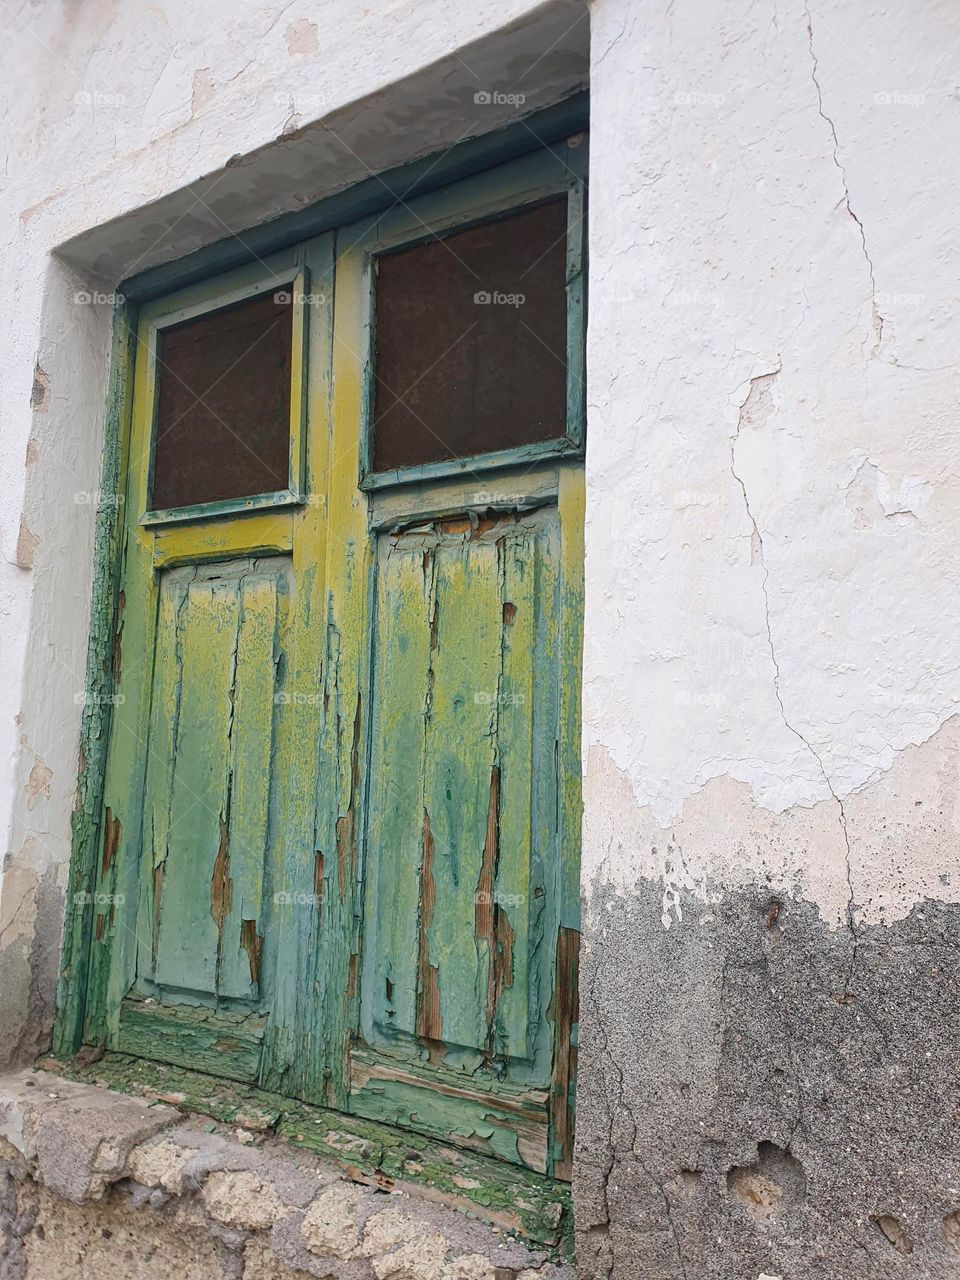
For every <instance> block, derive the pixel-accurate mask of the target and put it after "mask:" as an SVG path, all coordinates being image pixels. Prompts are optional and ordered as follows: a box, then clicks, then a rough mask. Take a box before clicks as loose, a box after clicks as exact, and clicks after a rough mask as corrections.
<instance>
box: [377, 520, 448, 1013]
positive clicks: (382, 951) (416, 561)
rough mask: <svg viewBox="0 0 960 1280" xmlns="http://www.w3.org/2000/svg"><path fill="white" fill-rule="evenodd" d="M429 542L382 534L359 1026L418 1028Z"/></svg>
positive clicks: (430, 588) (430, 590) (431, 583)
mask: <svg viewBox="0 0 960 1280" xmlns="http://www.w3.org/2000/svg"><path fill="white" fill-rule="evenodd" d="M435 563H436V560H435V556H434V550H433V546H432V542H430V541H428V542H426V543H424V542H422V541H421V540H418V539H416V538H414V539H412V540H404V539H398V538H394V537H392V536H391V535H389V534H386V535H383V536H382V537H381V539H380V552H379V557H378V570H377V590H376V625H375V630H374V656H373V668H374V679H373V691H372V697H373V704H372V707H371V715H372V716H373V723H372V725H371V732H370V739H371V748H370V750H371V755H370V762H371V763H370V769H371V778H370V800H369V818H368V827H367V841H366V844H367V861H366V912H365V944H364V952H365V957H364V958H365V970H364V982H363V1024H364V1028H365V1034H366V1035H367V1036H368V1037H369V1036H372V1035H373V1034H375V1033H379V1034H381V1035H385V1036H387V1037H390V1036H391V1035H392V1034H394V1033H396V1032H398V1031H403V1032H406V1033H408V1034H410V1035H413V1034H415V1032H416V1021H417V954H418V942H419V937H418V918H419V898H420V893H419V885H420V872H421V864H422V860H423V772H422V764H423V747H424V732H425V729H424V719H425V717H426V716H427V715H429V711H430V708H429V705H428V699H429V674H430V652H431V620H432V617H433V603H434V570H435Z"/></svg>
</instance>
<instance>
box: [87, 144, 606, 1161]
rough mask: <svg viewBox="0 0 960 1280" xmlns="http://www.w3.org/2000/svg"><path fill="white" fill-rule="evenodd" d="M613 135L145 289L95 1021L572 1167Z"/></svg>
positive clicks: (91, 1032) (204, 1065) (110, 1035)
mask: <svg viewBox="0 0 960 1280" xmlns="http://www.w3.org/2000/svg"><path fill="white" fill-rule="evenodd" d="M584 150H585V147H584V146H583V145H582V140H572V141H571V143H570V144H568V145H567V146H564V147H561V148H557V149H554V150H553V151H552V152H550V153H543V154H539V155H537V156H535V157H533V158H531V157H525V158H524V159H523V160H522V161H516V162H513V163H512V164H510V165H506V166H503V167H501V168H500V169H498V170H496V171H492V172H490V173H487V174H484V175H479V176H477V177H475V178H470V179H465V180H463V181H461V182H459V183H457V184H454V185H452V186H450V187H448V188H446V189H444V190H443V191H442V192H440V193H438V194H433V195H431V196H430V197H424V198H423V199H420V200H417V201H412V202H410V203H409V204H404V205H402V206H398V207H395V208H393V209H392V210H390V211H388V212H387V213H386V214H384V215H382V216H380V217H377V218H374V219H370V220H367V221H365V222H363V223H358V224H354V225H351V226H347V227H344V228H341V229H339V230H338V231H337V232H335V233H333V232H331V233H329V234H327V235H325V236H322V237H320V238H319V239H317V240H314V241H311V242H310V243H308V244H306V245H303V246H300V247H299V248H297V249H295V250H290V251H286V252H284V253H282V254H280V255H277V256H276V257H275V258H272V259H270V260H269V261H267V262H258V263H256V264H254V265H252V266H251V267H249V268H244V269H243V270H241V271H238V272H234V273H231V275H230V276H229V277H223V278H220V279H218V280H216V281H213V282H210V283H209V284H207V285H205V286H197V287H193V288H191V289H188V290H185V291H183V292H182V293H181V294H178V295H177V296H176V297H173V298H166V299H162V300H159V301H157V302H155V303H151V304H149V305H148V306H147V307H145V308H144V309H143V311H142V313H141V316H140V327H139V342H138V355H137V362H136V370H135V382H136V394H135V401H134V412H133V423H132V428H131V432H130V440H129V450H128V455H127V459H126V463H127V469H128V474H129V480H128V486H127V507H126V540H125V553H124V554H125V561H124V566H123V606H124V608H123V621H122V627H121V631H120V633H119V634H118V641H117V661H116V668H117V680H118V686H117V688H118V694H119V697H118V704H119V705H118V706H117V709H116V713H115V715H114V721H113V726H112V734H111V743H110V751H109V760H108V769H107V778H106V788H105V802H104V814H103V824H102V839H103V848H102V860H101V890H102V892H103V895H104V897H103V900H104V901H107V899H108V898H109V900H110V901H111V902H112V903H113V904H114V906H113V910H112V911H108V912H107V911H105V912H104V913H103V914H101V915H100V916H98V920H97V930H96V932H97V939H96V942H95V945H94V954H93V961H92V966H91V980H90V990H89V997H88V1017H87V1038H88V1039H89V1040H90V1041H91V1042H106V1043H107V1044H108V1045H110V1046H111V1047H114V1048H119V1049H121V1050H124V1051H126V1052H130V1053H134V1054H138V1055H141V1056H144V1057H153V1058H156V1059H159V1060H162V1061H167V1062H174V1063H177V1064H179V1065H182V1066H185V1067H191V1068H194V1069H197V1070H201V1071H206V1072H209V1073H211V1074H214V1075H220V1076H225V1077H228V1078H231V1079H237V1080H244V1081H249V1082H254V1083H259V1084H262V1085H264V1086H265V1087H268V1088H271V1089H274V1090H276V1091H279V1092H284V1093H288V1094H291V1095H293V1096H296V1097H299V1098H303V1099H304V1100H306V1101H309V1102H314V1103H320V1104H323V1105H326V1106H330V1107H334V1108H337V1109H340V1110H342V1111H348V1112H352V1113H355V1114H358V1115H361V1116H364V1117H367V1118H369V1119H373V1120H379V1121H384V1122H388V1123H390V1124H393V1125H399V1126H401V1127H407V1128H410V1129H414V1130H417V1131H419V1132H421V1133H424V1134H427V1135H430V1136H434V1137H437V1138H442V1139H443V1140H444V1141H446V1142H452V1143H455V1144H458V1145H462V1146H466V1147H470V1148H473V1149H477V1150H480V1151H483V1152H486V1153H489V1154H491V1155H494V1156H497V1157H499V1158H501V1159H504V1160H508V1161H512V1162H514V1163H518V1164H522V1165H525V1166H528V1167H530V1168H533V1169H536V1170H539V1171H542V1172H552V1173H554V1174H555V1175H557V1176H561V1177H562V1176H569V1160H570V1153H571V1141H572V1105H573V1093H572V1089H573V1078H574V1062H575V1040H576V1020H577V1009H576V959H577V938H578V933H577V928H578V862H579V664H580V634H581V611H582V592H581V579H582V518H583V512H582V493H583V486H582V463H581V461H580V455H581V449H582V413H583V386H582V371H583V361H582V341H583V315H582V308H583V289H584V283H583V262H582V256H581V246H582V243H583V227H582V218H583V182H582V172H583V162H584V154H583V153H584Z"/></svg>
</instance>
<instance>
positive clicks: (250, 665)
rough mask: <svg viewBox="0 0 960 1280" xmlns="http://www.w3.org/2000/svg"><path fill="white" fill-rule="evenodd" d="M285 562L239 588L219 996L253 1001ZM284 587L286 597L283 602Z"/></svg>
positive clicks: (260, 935)
mask: <svg viewBox="0 0 960 1280" xmlns="http://www.w3.org/2000/svg"><path fill="white" fill-rule="evenodd" d="M285 566H286V562H285V561H277V562H274V564H273V568H272V571H270V570H268V569H264V570H261V571H258V572H255V573H251V574H249V575H247V576H245V577H244V578H243V579H242V580H241V582H240V622H239V629H240V630H239V637H238V640H237V658H236V664H237V670H236V681H235V688H234V698H233V732H232V735H231V751H232V758H231V771H232V776H231V786H230V819H229V849H230V879H231V885H232V887H231V895H230V907H229V910H228V911H227V914H226V916H225V918H224V922H223V931H222V936H221V940H220V964H219V972H218V978H217V991H218V994H220V995H222V996H231V997H234V998H245V999H253V998H255V997H256V996H257V994H258V992H259V984H260V963H261V951H262V945H263V936H264V930H265V928H266V927H267V925H266V922H265V920H264V918H263V877H264V867H265V863H266V859H267V852H268V839H269V819H270V793H271V781H272V777H273V771H272V759H273V745H274V743H273V721H274V710H275V706H276V704H275V677H276V665H275V663H276V647H277V639H278V637H277V627H278V623H279V606H280V604H281V601H282V600H284V599H285V598H286V594H287V593H286V582H285V576H284V571H285ZM278 587H280V588H281V589H282V591H283V594H282V596H281V595H280V594H279V592H278Z"/></svg>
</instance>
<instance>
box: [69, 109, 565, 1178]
mask: <svg viewBox="0 0 960 1280" xmlns="http://www.w3.org/2000/svg"><path fill="white" fill-rule="evenodd" d="M560 106H561V108H562V110H558V109H551V110H552V115H551V116H550V120H549V121H546V122H545V124H546V127H543V128H535V127H531V124H534V125H535V124H536V118H534V120H533V121H532V122H520V123H519V124H517V125H514V126H510V127H509V128H508V129H505V130H501V131H500V136H499V137H498V138H496V140H495V141H496V145H495V146H491V145H485V147H484V150H483V162H482V164H481V166H480V168H481V169H482V170H485V169H487V168H490V167H493V166H495V165H498V164H500V163H502V162H503V160H504V159H514V158H516V157H517V156H518V155H524V154H529V153H530V152H532V151H537V150H541V149H542V148H543V147H544V145H545V135H547V136H550V135H551V132H552V134H553V135H555V136H554V137H553V140H554V141H558V140H559V139H560V138H565V137H571V136H573V135H576V134H577V133H578V132H579V130H580V129H582V128H583V127H584V126H585V125H586V123H587V120H586V101H585V96H583V95H579V96H578V97H577V99H574V100H571V101H570V102H568V103H567V104H560ZM547 114H549V113H547ZM524 135H526V136H524ZM485 141H486V143H487V144H489V143H490V141H491V140H489V139H488V140H485ZM476 142H477V140H471V142H469V143H464V144H460V148H462V149H463V152H464V155H463V160H462V164H463V165H464V166H465V168H464V170H463V171H462V172H461V173H460V174H459V175H458V176H460V177H465V176H467V175H468V174H470V173H472V172H476V168H475V162H473V163H472V162H471V158H470V157H471V156H475V155H476V152H477V148H476ZM546 145H547V149H548V150H549V149H550V148H549V144H546ZM460 148H453V149H451V152H450V153H447V154H446V156H445V157H444V159H445V161H448V160H449V156H450V155H453V154H454V153H456V152H457V151H458V150H460ZM498 152H499V155H498V154H497V153H498ZM553 154H554V155H556V153H555V152H554V153H553ZM454 159H455V160H457V159H458V157H456V156H454ZM436 165H437V161H436V159H435V158H428V159H427V161H424V162H417V165H416V166H406V167H405V170H404V175H403V182H404V183H405V184H406V186H407V189H408V190H411V189H412V190H415V191H416V194H417V195H420V194H424V193H426V191H427V189H428V187H429V186H432V185H434V184H433V183H432V182H430V181H429V178H428V175H429V172H430V169H431V168H433V167H434V166H436ZM411 168H415V169H417V170H418V172H417V173H416V174H415V175H412V174H410V172H409V170H410V169H411ZM450 171H451V165H450V163H444V165H443V167H442V171H441V172H440V173H438V174H437V182H436V185H437V186H440V185H446V184H447V183H449V182H450V180H451V179H450ZM388 177H389V178H390V181H383V180H382V179H377V181H378V182H379V183H380V185H381V186H382V188H383V190H382V193H381V194H380V197H379V198H380V201H381V204H382V206H385V207H387V208H389V207H390V206H391V205H392V204H393V203H395V202H396V197H395V196H394V195H393V191H394V188H395V186H396V185H400V178H399V177H398V176H396V175H388ZM418 182H419V183H420V186H419V187H418V186H417V183H418ZM361 185H362V186H363V187H367V184H361ZM369 200H370V195H369V191H365V192H360V191H359V190H358V191H357V193H356V212H357V213H358V214H362V215H366V214H367V213H368V212H369ZM328 204H329V205H330V206H331V208H330V211H329V215H328V216H329V217H330V218H331V219H332V221H331V222H330V223H329V224H328V225H331V226H333V225H339V226H343V225H346V224H347V223H348V221H349V218H350V215H349V213H348V212H347V209H348V206H346V205H345V204H344V199H343V197H331V198H330V201H325V202H321V206H318V207H319V208H324V207H326V206H327V205H328ZM313 218H314V222H313V224H312V226H311V232H312V234H314V235H315V234H316V226H317V221H316V218H317V214H316V211H314V213H313ZM302 238H303V233H302V232H297V231H294V230H293V229H292V227H291V224H290V223H289V222H288V223H287V225H286V226H285V228H284V229H283V230H282V231H280V230H279V229H278V243H277V244H276V246H275V248H276V249H277V250H279V249H280V248H281V247H284V248H285V247H288V246H290V245H291V244H292V243H295V242H299V241H301V240H302ZM205 252H207V251H201V254H202V253H205ZM210 252H211V260H212V261H214V262H217V264H218V266H217V267H214V268H213V270H215V271H217V272H218V274H219V270H218V267H219V269H220V270H222V251H219V250H218V246H213V247H212V250H211V251H210ZM199 256H200V255H196V254H194V255H190V264H189V272H190V273H192V279H194V280H199V279H200V278H201V275H200V272H199V269H198V257H199ZM254 257H259V254H254ZM248 260H249V259H248ZM162 270H163V269H160V271H162ZM144 276H145V277H149V278H150V279H149V287H146V286H144V285H143V280H142V277H137V278H135V279H134V280H133V281H131V282H129V283H128V284H127V287H126V289H125V290H124V293H123V295H122V296H123V298H124V300H123V301H121V302H120V303H119V304H118V306H117V308H116V312H115V323H114V337H113V347H112V353H111V365H110V383H109V392H108V402H107V416H106V430H105V438H104V453H103V469H102V483H101V491H102V493H103V494H104V495H105V498H104V500H103V501H102V502H101V506H100V509H99V511H98V515H97V531H96V547H95V564H94V595H93V604H92V610H91V637H90V646H89V653H88V671H87V690H88V695H87V698H86V701H85V706H84V715H83V723H82V730H81V765H80V770H79V777H78V788H77V805H76V808H75V812H74V815H73V838H72V854H71V867H70V881H69V889H68V895H67V918H66V923H65V930H64V944H63V953H62V964H61V975H60V986H59V991H58V1011H57V1020H56V1026H55V1051H56V1052H57V1053H58V1055H60V1056H62V1057H66V1056H69V1055H70V1054H72V1053H74V1052H76V1050H77V1049H78V1048H79V1047H80V1045H81V1044H82V1043H84V1042H93V1043H97V1042H101V1041H102V1039H103V1026H102V1010H99V1011H98V1010H96V1009H91V1008H90V1007H89V1003H88V992H89V989H90V968H91V964H92V963H93V962H94V961H93V956H94V952H95V947H94V941H95V937H96V935H97V932H98V929H102V927H103V925H102V923H101V922H102V921H103V920H105V919H107V918H108V917H109V911H110V907H111V905H112V903H111V902H110V901H109V899H110V897H111V894H110V893H109V892H107V893H105V892H104V889H103V886H102V885H101V886H100V888H98V883H99V873H100V872H101V871H102V869H103V864H104V862H107V863H108V864H109V853H110V846H111V843H112V836H111V832H110V830H109V829H108V826H107V823H106V822H105V821H103V820H102V819H101V806H102V801H103V790H104V780H105V773H106V759H107V751H106V748H107V744H108V742H109V738H110V730H111V720H112V715H113V708H114V706H115V699H116V684H115V681H116V675H117V671H118V669H119V657H120V637H121V636H122V610H123V605H124V601H123V597H122V593H121V591H120V582H121V573H122V559H123V543H124V526H125V523H126V521H125V518H124V517H125V513H124V511H123V493H122V490H123V488H124V486H123V484H122V477H123V476H124V475H125V474H126V469H127V466H128V462H129V457H130V447H131V440H130V434H131V420H132V397H133V381H134V378H133V374H134V366H135V364H136V359H137V348H138V326H139V309H140V308H139V303H140V302H141V301H146V300H147V297H148V295H149V296H151V297H154V296H158V295H159V294H161V293H165V292H168V291H169V289H170V287H177V286H180V287H183V285H184V284H185V283H186V280H187V272H186V269H185V267H184V265H183V264H182V263H174V264H171V269H170V272H169V274H168V276H167V277H163V276H161V275H159V274H158V271H157V269H154V270H152V271H150V272H147V273H144ZM165 279H166V280H169V284H167V285H166V286H165V285H164V283H163V281H164V280H165ZM580 387H581V395H582V381H581V383H580ZM358 391H359V388H358ZM571 443H574V442H573V441H572V442H571ZM358 444H359V442H358ZM354 457H355V458H356V454H355V455H354ZM512 461H514V462H519V461H521V459H512ZM504 462H505V463H506V459H504ZM354 467H355V468H356V463H354ZM509 474H510V472H509V471H501V472H498V473H497V477H496V478H497V479H500V478H501V477H502V478H503V479H504V480H506V479H507V478H508V477H509ZM356 481H357V476H356V470H354V477H353V483H354V484H356ZM372 487H373V486H372ZM559 489H560V494H559V500H560V501H561V502H562V503H563V504H564V505H565V506H566V507H567V508H568V509H569V511H570V514H571V516H573V519H574V522H573V523H572V525H571V527H575V523H576V521H577V519H579V523H580V532H581V540H582V514H583V512H582V504H583V486H582V477H581V479H580V483H579V484H575V483H574V484H571V483H570V481H569V478H568V480H567V482H566V484H565V483H564V480H563V477H562V476H561V477H560V484H559ZM295 492H296V490H295V489H294V488H293V482H292V485H291V500H292V501H296V498H295V497H294V496H293V495H294V493H295ZM373 496H374V495H371V498H373ZM384 496H386V495H384ZM575 513H577V514H575ZM202 514H206V513H203V512H198V513H196V515H202ZM364 524H365V526H366V517H365V518H364ZM364 532H365V534H366V533H368V532H369V530H368V529H367V528H365V530H364ZM574 541H576V540H574ZM569 555H570V557H571V561H570V565H569V566H568V567H570V568H571V569H573V568H574V567H575V566H574V565H573V561H574V560H576V559H578V548H577V547H576V546H571V547H570V548H569ZM581 577H582V545H581V546H580V547H579V565H578V567H577V568H576V573H575V574H574V575H573V576H572V581H578V580H579V579H580V578H581ZM581 592H582V588H581ZM568 606H569V607H573V608H577V607H579V609H580V613H581V615H582V594H581V597H580V601H579V606H578V603H577V601H576V600H574V599H571V600H569V601H568ZM576 661H577V664H578V666H577V670H576V671H572V672H571V673H570V675H571V676H572V677H573V684H572V685H568V688H569V689H570V690H572V693H573V694H574V695H575V696H571V697H570V698H569V700H568V701H569V704H570V705H569V706H567V707H566V708H565V712H564V714H565V716H566V717H567V723H568V728H569V730H570V732H565V734H564V737H565V739H566V740H567V742H568V743H569V744H572V748H571V750H572V752H575V756H576V759H575V760H573V759H571V760H570V761H568V765H569V764H573V765H574V767H575V770H576V778H577V786H576V788H575V790H576V793H577V794H576V796H575V797H574V796H572V795H571V796H567V795H564V797H563V799H562V801H561V803H562V805H563V807H564V813H565V820H566V821H568V822H569V824H570V826H571V827H573V826H576V828H577V829H578V830H579V821H580V816H579V768H580V760H579V651H578V654H577V659H576ZM567 683H568V682H565V684H567ZM575 727H576V732H574V731H573V730H574V728H575ZM566 790H569V789H566ZM577 889H578V886H572V890H573V892H572V898H573V899H575V900H576V901H571V902H570V903H569V904H567V906H568V908H569V909H570V911H572V912H574V914H578V910H579V902H578V893H577V892H576V891H575V890H577ZM101 899H103V900H102V901H101ZM564 963H565V964H569V965H570V966H571V977H572V978H573V980H574V982H575V977H574V972H575V958H573V957H571V956H570V955H566V956H565V958H564ZM573 990H575V986H574V987H573ZM91 1015H92V1020H91ZM573 1015H574V1011H573V1010H567V1011H566V1014H565V1016H566V1017H567V1018H572V1020H573V1021H575V1016H573ZM574 1053H575V1048H574ZM561 1074H562V1075H563V1073H561ZM571 1081H572V1072H570V1071H569V1070H567V1072H566V1074H565V1075H564V1078H563V1079H560V1080H558V1081H557V1082H556V1083H555V1088H557V1089H560V1090H562V1091H563V1092H564V1094H565V1100H566V1101H568V1102H569V1101H570V1088H571ZM317 1100H318V1101H321V1100H320V1099H317ZM558 1156H559V1153H558ZM563 1160H564V1163H568V1162H569V1151H568V1150H566V1151H565V1152H564V1153H563ZM561 1176H563V1175H562V1174H561ZM566 1176H568V1177H569V1172H567V1175H566Z"/></svg>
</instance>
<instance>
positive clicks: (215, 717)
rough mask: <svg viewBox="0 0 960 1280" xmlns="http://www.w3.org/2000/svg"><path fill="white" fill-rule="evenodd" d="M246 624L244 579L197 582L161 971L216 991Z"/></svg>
mask: <svg viewBox="0 0 960 1280" xmlns="http://www.w3.org/2000/svg"><path fill="white" fill-rule="evenodd" d="M239 622H240V605H239V595H238V592H237V588H236V582H235V581H231V580H226V581H223V580H213V581H194V582H191V583H190V585H189V587H188V590H187V598H186V601H185V603H184V606H183V611H182V616H181V621H180V634H181V651H182V677H181V680H182V687H181V690H180V718H179V726H178V734H177V743H176V758H175V762H174V770H173V783H172V787H171V797H170V821H169V830H168V844H167V857H166V863H165V873H164V887H163V894H162V897H161V902H160V930H159V937H158V942H157V964H156V979H157V981H158V982H160V983H162V984H164V985H169V986H173V987H180V988H183V989H185V990H187V991H197V992H209V993H211V994H212V993H214V992H215V991H216V989H217V962H218V958H219V951H220V927H219V926H218V919H217V916H218V915H219V914H220V912H219V908H220V905H221V904H222V901H223V898H224V897H225V895H226V894H227V892H228V889H227V885H226V881H228V880H229V879H230V878H231V871H230V849H229V841H224V840H223V839H222V832H223V830H224V824H225V823H226V821H227V815H228V789H229V780H230V734H231V730H232V724H233V692H234V683H235V676H236V645H237V634H238V629H239Z"/></svg>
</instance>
